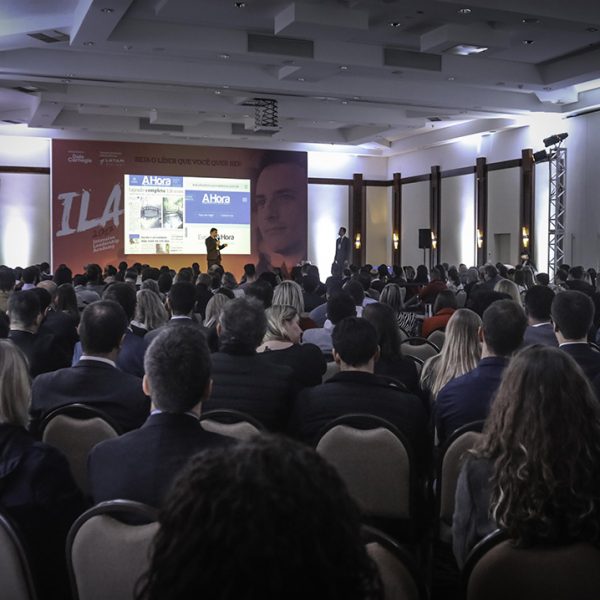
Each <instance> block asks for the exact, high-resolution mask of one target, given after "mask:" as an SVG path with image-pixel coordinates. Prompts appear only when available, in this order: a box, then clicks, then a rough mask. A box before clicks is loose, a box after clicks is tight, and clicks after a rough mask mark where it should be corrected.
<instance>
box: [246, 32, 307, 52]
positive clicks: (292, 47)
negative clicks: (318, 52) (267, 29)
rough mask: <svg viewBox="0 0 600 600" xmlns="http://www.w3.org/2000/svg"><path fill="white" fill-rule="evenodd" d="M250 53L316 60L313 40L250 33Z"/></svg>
mask: <svg viewBox="0 0 600 600" xmlns="http://www.w3.org/2000/svg"><path fill="white" fill-rule="evenodd" d="M248 52H257V53H260V54H277V55H283V56H295V57H296V58H314V54H315V49H314V43H313V42H312V41H311V40H302V39H296V38H285V37H280V36H274V35H261V34H258V33H249V34H248Z"/></svg>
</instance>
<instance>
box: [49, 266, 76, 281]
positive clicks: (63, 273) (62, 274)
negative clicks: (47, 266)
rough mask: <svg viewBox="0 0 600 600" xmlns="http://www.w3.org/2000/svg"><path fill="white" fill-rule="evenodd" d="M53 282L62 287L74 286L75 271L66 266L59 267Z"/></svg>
mask: <svg viewBox="0 0 600 600" xmlns="http://www.w3.org/2000/svg"><path fill="white" fill-rule="evenodd" d="M52 281H54V283H55V284H56V285H57V286H58V287H60V286H61V285H63V283H70V284H73V271H71V269H69V267H67V265H65V264H61V265H58V267H56V271H54V277H52Z"/></svg>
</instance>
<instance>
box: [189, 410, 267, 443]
mask: <svg viewBox="0 0 600 600" xmlns="http://www.w3.org/2000/svg"><path fill="white" fill-rule="evenodd" d="M199 420H200V425H201V426H202V429H204V430H205V431H210V432H211V433H218V434H220V435H225V436H227V437H232V438H235V439H237V440H249V439H251V438H253V437H254V436H255V435H259V434H260V433H261V431H264V427H263V425H262V424H261V423H260V422H259V421H257V420H256V419H255V418H254V417H251V416H250V415H247V414H246V413H243V412H240V411H238V410H228V409H222V410H210V411H208V412H206V413H204V414H202V415H201V416H200V419H199Z"/></svg>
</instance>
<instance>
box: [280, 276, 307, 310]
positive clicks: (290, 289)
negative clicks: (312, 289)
mask: <svg viewBox="0 0 600 600" xmlns="http://www.w3.org/2000/svg"><path fill="white" fill-rule="evenodd" d="M273 304H274V305H276V304H283V305H285V306H293V307H294V308H295V309H296V312H297V313H298V314H300V315H301V314H302V313H303V312H304V296H303V295H302V288H301V287H300V285H299V284H298V283H296V282H295V281H290V280H285V281H282V282H281V283H280V284H279V285H278V286H277V287H276V288H275V290H274V291H273Z"/></svg>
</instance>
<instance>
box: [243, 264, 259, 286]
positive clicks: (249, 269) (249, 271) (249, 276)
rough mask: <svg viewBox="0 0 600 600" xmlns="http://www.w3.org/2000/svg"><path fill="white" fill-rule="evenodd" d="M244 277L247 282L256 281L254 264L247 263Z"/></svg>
mask: <svg viewBox="0 0 600 600" xmlns="http://www.w3.org/2000/svg"><path fill="white" fill-rule="evenodd" d="M244 277H245V278H246V281H247V282H251V281H254V280H255V279H256V266H255V265H254V263H247V264H245V265H244Z"/></svg>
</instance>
